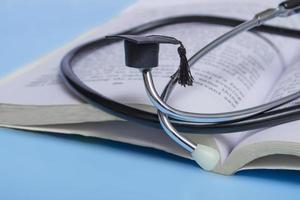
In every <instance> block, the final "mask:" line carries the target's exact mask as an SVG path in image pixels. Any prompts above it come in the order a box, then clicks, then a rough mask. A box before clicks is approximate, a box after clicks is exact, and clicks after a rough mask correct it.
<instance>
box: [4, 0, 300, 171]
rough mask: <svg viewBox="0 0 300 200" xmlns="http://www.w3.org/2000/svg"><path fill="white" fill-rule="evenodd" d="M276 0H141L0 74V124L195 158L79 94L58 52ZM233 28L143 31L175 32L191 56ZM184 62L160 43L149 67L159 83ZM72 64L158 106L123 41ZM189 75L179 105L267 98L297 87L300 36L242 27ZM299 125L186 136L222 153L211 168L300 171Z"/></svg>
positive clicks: (246, 12)
mask: <svg viewBox="0 0 300 200" xmlns="http://www.w3.org/2000/svg"><path fill="white" fill-rule="evenodd" d="M277 4H278V2H277V1H275V0H265V1H259V0H244V1H238V0H227V1H224V0H215V1H209V0H200V1H199V0H198V1H196V0H188V1H181V0H167V1H161V0H152V1H138V2H137V3H135V4H134V5H133V6H131V7H129V8H127V9H126V10H124V11H123V12H122V13H121V14H120V15H119V16H117V17H116V18H114V19H113V20H111V21H110V22H108V23H107V24H105V25H102V26H100V27H97V28H95V29H92V30H91V31H89V32H88V33H85V34H83V35H82V36H80V37H79V38H77V39H75V40H74V41H73V42H71V43H69V44H67V45H66V46H64V47H62V48H60V49H57V50H55V51H53V52H52V53H50V54H49V55H46V56H44V57H42V58H41V59H39V60H37V61H35V62H33V63H32V64H30V65H28V66H25V67H22V68H20V70H18V71H16V72H15V73H13V74H11V75H9V76H7V77H5V78H3V79H2V80H1V82H0V92H1V96H0V126H2V127H10V128H17V129H25V130H33V131H46V132H55V133H64V134H80V135H84V136H92V137H99V138H104V139H110V140H115V141H120V142H126V143H130V144H135V145H141V146H145V147H151V148H156V149H160V150H163V151H165V152H169V153H172V154H176V155H178V156H182V157H186V158H190V155H189V154H188V153H187V152H185V151H184V150H183V149H181V148H180V147H179V146H178V145H176V144H175V143H174V142H173V141H172V140H171V139H169V138H168V137H167V136H166V135H165V134H164V132H163V131H162V130H160V129H154V128H149V127H145V126H143V125H140V124H135V123H131V122H126V121H124V120H122V119H119V118H117V117H115V116H112V115H110V114H107V113H105V112H103V111H100V110H98V109H96V108H94V107H92V106H91V105H88V104H86V103H84V102H83V101H81V100H79V99H78V98H76V97H74V96H73V95H72V94H71V93H70V92H69V91H68V90H67V89H66V88H65V87H64V85H63V84H62V82H61V80H60V77H59V65H60V61H61V59H62V57H63V56H64V54H65V53H67V52H68V51H69V50H70V49H72V48H73V47H75V46H77V45H79V44H82V43H85V42H88V41H92V40H94V39H97V38H99V37H103V36H105V35H112V34H114V33H117V32H120V31H122V30H125V29H128V28H131V27H134V26H137V25H140V24H141V23H145V22H149V21H152V20H157V19H161V18H166V17H172V16H182V15H215V16H225V17H233V18H238V19H244V20H245V19H250V18H252V17H253V15H254V14H255V13H257V12H260V11H262V10H265V9H266V8H270V7H276V5H277ZM297 17H298V18H297ZM273 23H274V24H275V25H278V26H284V27H292V28H295V29H300V19H299V16H295V17H291V18H285V19H278V20H274V21H272V24H273ZM228 30H230V28H229V27H225V26H216V25H208V24H200V23H185V24H177V25H169V26H165V27H162V28H157V29H155V30H152V31H149V32H147V33H145V34H147V35H148V34H162V35H168V36H173V37H176V38H178V39H179V40H181V41H182V42H183V43H184V44H185V46H186V48H187V56H188V57H189V56H191V55H193V53H195V52H196V51H198V50H199V49H200V48H201V47H203V46H204V45H205V44H207V43H208V42H210V41H212V40H213V39H214V38H216V37H218V36H219V35H221V34H222V33H224V32H226V31H228ZM178 62H179V61H178V54H177V53H176V48H173V47H172V46H171V47H170V46H169V45H162V46H161V49H160V66H161V67H157V68H156V69H155V70H154V71H153V73H154V79H155V84H156V85H157V88H158V90H159V91H161V90H162V89H163V87H164V86H165V84H166V83H167V82H168V80H169V77H170V75H172V74H173V73H174V72H175V70H176V69H177V68H178ZM74 68H75V72H76V73H77V74H78V76H79V77H80V78H81V79H82V80H84V82H85V83H86V84H87V85H89V86H90V87H92V88H93V89H95V90H97V91H99V92H101V93H102V94H105V95H106V96H108V97H110V98H112V99H114V100H116V101H119V102H122V103H125V104H128V105H130V106H133V107H138V108H141V109H146V110H150V111H152V112H154V113H155V112H156V111H155V109H154V108H153V107H152V106H151V103H150V102H149V100H148V98H147V95H146V93H145V90H144V86H143V82H142V76H141V74H140V73H139V72H138V71H136V70H134V69H129V68H127V67H125V63H124V51H123V46H122V43H121V42H120V43H116V44H113V45H110V46H107V47H105V48H102V49H97V50H95V51H93V52H92V53H90V54H89V55H85V58H84V59H82V60H81V61H79V62H76V64H75V66H74ZM192 73H193V76H194V79H195V82H194V86H193V87H186V88H183V87H177V88H176V89H175V91H174V93H172V95H171V98H170V101H169V103H170V105H172V106H173V107H176V108H178V109H182V110H186V111H192V112H200V113H215V112H226V111H233V110H238V109H244V108H249V107H252V106H255V105H259V104H262V103H266V102H268V101H271V100H274V99H278V98H280V97H283V96H285V95H287V94H290V93H293V92H295V91H297V90H299V89H300V41H299V40H296V39H291V38H286V37H281V36H274V35H270V34H257V33H252V32H251V33H250V32H248V33H244V34H241V35H239V36H237V37H236V38H234V39H232V40H230V41H229V42H226V43H225V44H224V45H222V46H221V47H220V48H218V49H216V50H214V51H213V52H211V53H209V54H208V55H207V56H205V57H204V58H203V59H201V60H199V61H198V62H197V63H196V64H195V65H194V66H193V68H192ZM297 103H298V102H297V101H296V102H292V104H297ZM298 129H299V130H300V121H295V122H292V123H287V124H283V125H280V126H276V127H272V128H269V129H263V130H262V129H260V130H253V131H245V132H240V133H232V134H224V135H205V134H204V135H196V134H189V133H185V135H186V136H187V137H188V138H190V139H191V140H193V141H195V142H196V143H201V144H205V145H208V146H210V147H212V148H215V149H216V150H217V151H218V152H219V154H220V157H221V160H220V162H219V164H218V165H217V167H216V168H215V169H214V170H213V171H214V172H217V173H222V174H232V173H235V172H236V171H239V170H244V169H256V168H266V169H295V170H298V169H300V158H299V156H300V133H298Z"/></svg>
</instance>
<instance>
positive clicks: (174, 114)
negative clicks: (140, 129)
mask: <svg viewBox="0 0 300 200" xmlns="http://www.w3.org/2000/svg"><path fill="white" fill-rule="evenodd" d="M299 12H300V0H289V1H285V2H283V3H281V4H279V6H278V7H277V8H274V9H267V10H265V11H263V12H260V13H258V14H256V15H255V17H254V18H253V19H251V20H249V21H241V20H237V19H232V18H222V17H216V16H198V15H193V16H180V17H172V18H166V19H161V20H157V21H152V22H149V23H146V24H142V25H139V26H137V27H135V28H132V29H129V30H127V31H124V32H121V33H119V34H117V35H115V36H109V37H105V38H100V39H98V40H95V41H92V42H88V43H86V44H83V45H80V46H78V47H76V48H74V49H72V50H71V51H70V52H69V53H67V54H66V55H65V56H64V58H63V59H62V62H61V77H62V79H63V82H64V83H65V85H66V86H67V87H68V88H69V89H70V90H71V91H72V92H73V93H74V94H75V95H77V96H78V97H80V98H81V99H83V100H84V101H86V102H88V103H90V104H92V105H93V106H95V107H97V108H99V109H101V110H103V111H105V112H108V113H110V114H112V115H115V116H117V117H119V118H122V119H125V120H129V121H134V122H137V123H140V124H144V125H147V126H152V127H162V128H163V130H164V131H165V132H166V134H167V135H169V136H170V137H171V138H172V139H173V140H174V141H175V142H177V143H178V144H179V145H180V146H181V147H183V148H184V149H186V150H187V151H188V152H190V153H191V156H192V158H193V159H194V160H195V161H196V162H197V163H198V164H199V165H200V166H201V167H202V168H203V169H206V170H212V169H214V168H215V166H216V165H217V163H218V162H219V159H220V158H219V153H218V152H217V151H216V150H215V149H213V148H211V147H208V146H205V145H201V144H195V143H194V142H193V141H191V140H189V139H187V138H186V137H185V136H184V135H183V134H181V133H180V132H179V131H178V130H180V131H184V132H189V133H193V134H224V133H232V132H240V131H245V130H253V129H259V128H266V127H271V126H275V125H279V124H283V123H287V122H291V121H294V120H298V119H299V118H300V106H299V105H296V106H291V107H287V108H279V109H278V107H280V106H282V105H285V104H287V103H289V102H291V101H293V100H295V99H298V98H299V97H300V91H298V92H295V93H293V94H290V95H288V96H286V97H284V98H281V99H278V100H275V101H272V102H270V103H266V104H262V105H259V106H255V107H251V108H247V109H243V110H238V111H233V112H225V113H214V114H202V113H191V112H185V111H182V110H178V109H176V108H173V107H171V106H170V105H168V103H167V101H168V98H169V97H170V95H171V93H172V91H173V89H174V87H175V85H176V84H177V83H179V84H180V85H183V86H186V85H188V86H189V85H192V83H193V76H192V74H191V72H190V67H191V66H192V65H193V64H195V63H196V62H197V61H198V60H199V59H200V58H202V57H203V56H205V55H206V54H207V53H208V52H210V51H212V50H213V49H215V48H216V47H218V46H220V45H221V44H223V43H224V42H225V41H227V40H229V39H231V38H232V37H234V36H236V35H238V34H240V33H242V32H245V31H249V30H251V31H260V32H264V33H270V34H277V35H281V36H287V37H293V38H300V31H299V30H293V29H288V28H281V27H274V26H268V25H262V24H264V23H265V22H267V21H269V20H271V19H274V18H276V17H287V16H291V15H294V14H296V13H299ZM190 22H200V23H206V24H218V25H225V26H235V28H233V29H232V30H231V31H229V32H227V33H225V34H224V35H222V36H220V37H218V38H217V39H215V40H214V41H212V42H211V43H209V44H208V45H206V46H205V47H204V48H202V49H201V50H199V51H198V52H197V53H195V54H194V55H193V56H192V57H191V58H190V59H189V60H187V58H186V55H185V54H186V52H185V48H184V46H183V44H182V43H181V42H180V41H179V40H177V39H176V38H173V37H168V36H162V35H150V36H141V35H138V34H141V33H143V32H146V31H149V30H151V29H155V28H158V27H162V26H166V25H171V24H180V23H190ZM120 40H124V49H125V62H126V66H128V67H132V68H137V69H138V70H140V72H141V73H142V76H143V81H144V86H145V89H146V92H147V95H148V97H149V99H150V100H151V102H152V104H153V105H154V106H155V108H156V109H157V115H156V114H154V113H151V112H148V111H145V110H140V109H137V108H134V107H130V106H127V105H124V104H122V103H119V102H116V101H114V100H112V99H110V98H108V97H105V96H104V95H102V94H100V93H99V92H97V91H95V90H93V89H92V88H90V87H88V86H87V85H86V84H85V83H84V82H83V81H81V80H80V79H79V78H78V76H77V75H76V74H75V73H74V71H73V69H72V61H73V60H74V58H75V57H76V56H77V55H79V54H81V53H83V52H85V51H87V50H89V49H91V48H103V47H104V46H107V45H110V44H112V43H114V42H116V41H120ZM162 43H166V44H172V45H178V46H179V47H178V54H179V56H180V65H179V69H178V70H177V71H176V72H175V73H174V74H173V75H172V76H171V78H170V81H169V82H168V83H167V85H166V86H165V88H164V90H163V92H162V94H161V95H159V94H158V92H157V91H156V88H155V85H154V82H153V78H152V74H151V70H152V69H153V68H154V67H157V66H158V52H159V44H162ZM276 108H277V109H276Z"/></svg>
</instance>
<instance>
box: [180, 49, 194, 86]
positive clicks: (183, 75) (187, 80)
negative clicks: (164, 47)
mask: <svg viewBox="0 0 300 200" xmlns="http://www.w3.org/2000/svg"><path fill="white" fill-rule="evenodd" d="M178 54H179V56H180V65H179V72H177V82H178V83H179V84H180V85H182V86H184V87H185V86H186V85H188V86H191V85H193V81H194V78H193V76H192V74H191V71H190V67H189V63H188V60H187V58H186V49H185V48H184V46H183V44H182V43H180V46H179V47H178Z"/></svg>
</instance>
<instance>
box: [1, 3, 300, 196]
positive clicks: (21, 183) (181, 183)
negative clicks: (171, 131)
mask: <svg viewBox="0 0 300 200" xmlns="http://www.w3.org/2000/svg"><path fill="white" fill-rule="evenodd" d="M133 2H134V1H133V0H118V1H112V0H101V1H99V0H85V1H80V0H73V1H71V0H44V1H40V0H27V1H21V0H19V1H18V0H0V58H1V59H0V75H1V76H3V75H5V74H7V73H8V72H11V71H12V70H14V69H16V68H17V67H18V66H21V65H23V64H26V63H28V62H30V61H32V60H34V59H36V58H38V57H40V56H42V55H43V54H45V53H47V52H49V51H51V50H53V49H55V48H57V47H60V46H61V45H63V44H65V43H67V42H68V41H71V40H72V39H73V38H74V37H75V36H77V35H79V34H80V33H83V32H85V31H87V30H88V29H90V28H92V27H94V26H97V25H100V24H101V23H103V22H105V21H106V20H108V19H109V18H110V17H112V16H114V15H116V14H117V13H118V12H119V11H120V10H121V9H122V8H124V7H126V6H128V5H130V4H131V3H133ZM299 189H300V173H299V172H292V171H268V170H255V171H247V172H240V173H238V174H237V175H235V176H230V177H227V176H222V175H217V174H211V173H207V172H204V171H202V170H200V169H199V168H198V167H197V165H196V164H194V163H193V162H192V161H189V160H186V159H182V158H179V157H176V156H172V155H169V154H165V153H162V152H159V151H155V150H149V149H146V148H141V147H136V146H132V145H126V144H120V143H116V142H109V141H104V140H101V139H93V138H85V137H81V136H65V135H59V134H46V133H32V132H23V131H16V130H9V129H0V199H3V200H10V199H20V200H21V199H22V200H24V199H43V200H47V199H49V200H50V199H51V200H56V199H64V200H65V199H73V200H76V199H209V198H210V199H225V198H228V199H289V198H293V197H294V198H299V192H300V191H299Z"/></svg>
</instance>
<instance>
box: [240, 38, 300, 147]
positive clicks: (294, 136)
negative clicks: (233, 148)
mask: <svg viewBox="0 0 300 200" xmlns="http://www.w3.org/2000/svg"><path fill="white" fill-rule="evenodd" d="M299 43H300V41H299ZM298 52H300V47H299V49H298ZM299 56H300V53H299ZM299 90H300V60H299V59H298V61H297V62H295V63H294V64H293V65H291V66H290V67H288V68H287V70H286V71H285V72H284V74H283V75H282V77H281V79H280V80H279V81H278V83H277V84H276V86H275V87H274V89H273V90H272V92H271V93H270V95H269V97H268V101H271V100H275V99H278V98H282V97H285V96H287V95H289V94H292V93H294V92H297V91H299ZM299 104H300V99H297V100H295V101H292V102H290V103H288V104H287V105H285V106H283V107H287V106H293V105H299ZM299 128H300V121H294V122H289V123H286V124H282V125H278V126H275V127H272V128H269V129H266V130H263V131H260V132H258V133H256V134H254V135H252V136H251V137H249V138H247V139H246V140H245V141H243V142H242V143H241V144H239V146H238V148H239V147H242V146H244V145H249V144H253V143H259V142H268V141H279V142H292V143H298V144H299V147H300V134H299V132H298V130H299Z"/></svg>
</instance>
